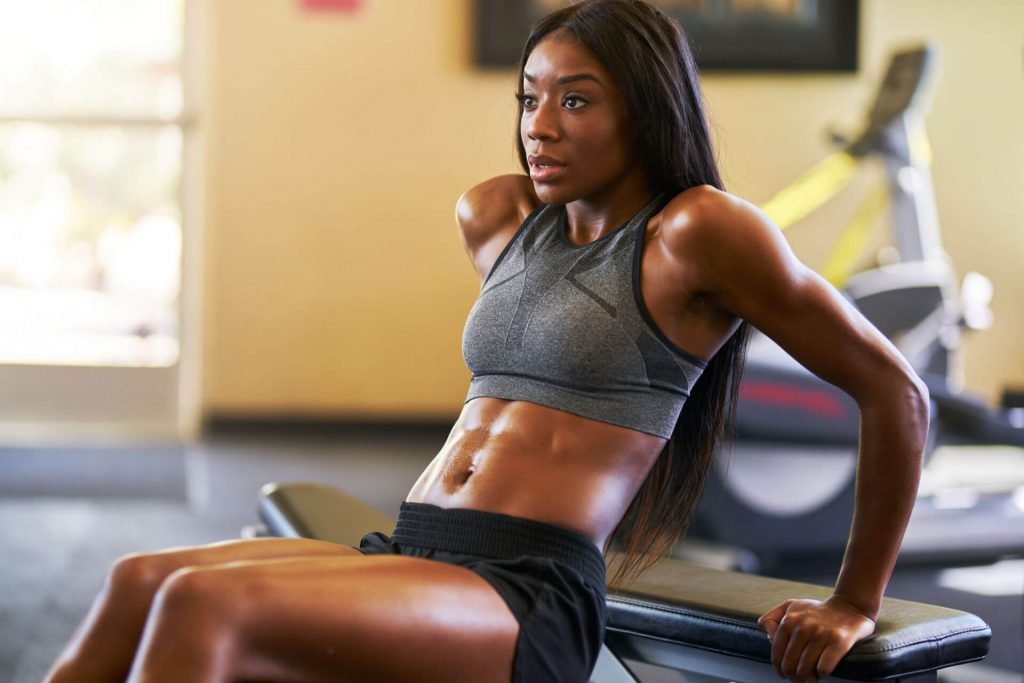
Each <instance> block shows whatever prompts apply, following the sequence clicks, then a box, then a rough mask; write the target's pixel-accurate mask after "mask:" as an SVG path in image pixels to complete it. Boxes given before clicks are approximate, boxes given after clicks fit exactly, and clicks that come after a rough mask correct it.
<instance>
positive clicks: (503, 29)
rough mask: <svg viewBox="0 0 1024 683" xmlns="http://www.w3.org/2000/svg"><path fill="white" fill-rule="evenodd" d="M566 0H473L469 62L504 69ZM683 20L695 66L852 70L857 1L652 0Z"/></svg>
mask: <svg viewBox="0 0 1024 683" xmlns="http://www.w3.org/2000/svg"><path fill="white" fill-rule="evenodd" d="M567 4H570V3H569V2H566V1H565V0H475V11H476V17H475V24H474V25H475V31H476V35H475V63H476V65H477V66H478V67H481V68H511V67H514V66H515V65H516V63H517V62H518V60H519V56H520V53H521V51H522V48H523V43H524V42H525V41H526V37H527V35H528V34H529V32H530V27H531V26H532V25H533V24H534V23H535V22H536V21H537V20H538V19H540V18H541V17H543V16H544V15H545V14H547V13H549V12H551V11H553V10H555V9H558V8H559V7H564V6H565V5H567ZM652 4H654V5H657V6H658V7H660V8H661V9H662V10H664V11H665V12H666V13H667V14H669V15H670V16H672V17H673V18H674V19H676V20H677V21H678V22H679V23H680V24H682V26H683V29H684V30H685V31H686V34H687V37H688V38H689V40H690V44H691V46H692V47H693V49H694V54H695V55H696V57H697V65H698V66H699V67H700V69H701V70H702V71H837V72H843V71H846V72H849V71H856V70H857V35H858V30H857V29H858V23H859V22H858V19H859V15H860V8H859V4H860V3H859V0H652Z"/></svg>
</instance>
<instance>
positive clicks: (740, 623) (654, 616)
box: [259, 484, 992, 683]
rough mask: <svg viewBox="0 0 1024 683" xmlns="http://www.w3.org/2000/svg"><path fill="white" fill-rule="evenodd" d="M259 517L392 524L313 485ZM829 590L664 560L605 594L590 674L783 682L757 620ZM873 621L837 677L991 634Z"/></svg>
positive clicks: (977, 654) (896, 619)
mask: <svg viewBox="0 0 1024 683" xmlns="http://www.w3.org/2000/svg"><path fill="white" fill-rule="evenodd" d="M259 515H260V518H261V520H262V521H263V524H264V525H265V532H266V533H267V534H269V535H273V536H285V537H303V538H317V539H321V540H326V541H333V542H335V543H341V544H344V545H349V546H356V545H358V543H359V539H360V538H361V537H362V536H363V534H365V533H366V532H368V531H384V532H390V530H391V529H392V528H394V520H392V519H390V518H389V517H388V516H387V515H384V514H383V513H381V512H379V511H378V510H376V509H374V508H372V507H370V506H369V505H366V504H365V503H363V502H361V501H359V500H357V499H355V498H353V497H351V496H349V495H347V494H345V493H342V492H341V491H339V490H337V489H334V488H331V487H328V486H323V485H319V484H285V485H278V484H268V485H266V486H265V487H264V488H263V492H262V496H261V499H260V508H259ZM830 593H831V591H830V589H829V588H826V587H824V586H814V585H811V584H805V583H797V582H793V581H781V580H778V579H769V578H764V577H759V576H753V575H750V574H740V573H736V572H727V571H720V570H717V569H708V568H705V567H700V566H697V565H694V564H689V563H686V562H681V561H679V560H672V559H666V560H662V561H660V562H658V564H656V565H655V566H654V567H653V568H651V569H650V570H649V571H648V572H647V573H646V574H644V575H643V576H642V577H641V579H640V580H639V581H637V582H636V583H635V584H633V585H632V586H631V587H630V588H629V589H628V590H627V591H624V592H621V593H615V594H609V595H608V628H607V634H606V637H605V646H604V647H603V648H602V651H601V656H600V658H599V659H598V662H597V666H596V668H595V669H594V673H593V676H592V678H591V680H592V681H593V683H630V682H635V681H637V680H638V679H637V678H636V677H635V676H634V675H633V674H632V673H631V672H630V670H629V668H628V666H627V664H626V662H625V661H624V660H630V661H639V662H646V663H649V664H654V665H657V666H662V667H666V668H670V669H675V670H677V671H680V672H683V674H684V676H685V678H686V680H687V681H688V682H690V683H694V682H700V683H704V682H705V681H718V680H726V681H739V682H743V683H761V682H768V681H770V682H771V683H777V682H778V681H780V680H782V679H780V678H779V677H778V675H777V674H776V673H775V670H774V668H772V666H771V663H770V661H771V648H770V644H769V643H768V639H767V637H766V635H765V633H764V631H762V630H761V629H760V628H759V627H758V625H757V619H758V617H759V616H760V615H761V614H763V613H764V612H766V611H768V610H769V609H771V608H772V607H774V606H775V605H777V604H778V603H780V602H782V601H783V600H785V599H787V598H795V597H806V598H818V599H824V598H826V597H827V596H828V595H829V594H830ZM877 623H878V625H877V630H876V633H875V635H874V636H872V637H871V638H869V639H867V640H864V641H862V642H860V643H858V644H857V645H856V646H855V647H854V648H853V650H851V651H850V653H849V654H847V656H846V657H845V658H844V659H843V660H842V662H840V664H839V666H838V667H837V668H836V670H835V672H834V674H833V677H834V678H841V679H847V680H855V681H879V680H888V681H912V682H913V683H927V682H934V681H936V680H937V671H938V670H939V669H942V668H945V667H950V666H956V665H958V664H964V663H967V662H974V661H978V660H980V659H982V658H984V657H985V655H986V653H987V652H988V643H989V639H990V638H991V635H992V633H991V630H990V629H989V627H988V625H987V624H986V623H985V622H984V621H982V620H981V619H980V618H978V617H977V616H975V615H973V614H968V613H966V612H959V611H957V610H952V609H947V608H945V607H936V606H934V605H925V604H921V603H917V602H909V601H906V600H895V599H891V598H886V599H885V601H884V603H883V605H882V610H881V613H880V615H879V618H878V622H877ZM833 677H830V678H829V680H832V678H833Z"/></svg>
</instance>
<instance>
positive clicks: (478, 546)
mask: <svg viewBox="0 0 1024 683" xmlns="http://www.w3.org/2000/svg"><path fill="white" fill-rule="evenodd" d="M391 540H392V541H394V542H395V543H398V544H404V545H412V546H418V547H422V548H433V549H435V550H442V551H444V552H450V553H468V554H471V555H479V556H481V557H488V558H491V559H496V560H511V559H514V558H517V557H522V556H523V555H531V556H535V557H547V558H550V559H552V560H554V561H556V562H559V563H561V564H564V565H566V566H567V567H570V568H571V569H574V570H575V571H577V572H579V573H580V574H582V575H583V578H584V579H585V580H587V581H589V582H590V583H592V584H593V585H595V586H600V587H602V588H603V587H604V581H605V571H604V570H605V567H604V557H602V555H601V552H600V551H599V550H598V549H597V547H596V546H595V545H594V544H593V543H592V542H591V541H590V539H588V538H587V537H586V536H584V535H583V534H580V533H578V532H575V531H572V530H570V529H565V528H563V527H559V526H555V525H553V524H546V523H544V522H538V521H536V520H532V519H523V518H522V517H513V516H511V515H504V514H501V513H497V512H485V511H483V510H470V509H466V508H442V507H438V506H436V505H428V504H426V503H408V502H404V503H402V505H401V508H400V510H399V512H398V524H397V525H396V526H395V532H394V533H393V534H392V536H391Z"/></svg>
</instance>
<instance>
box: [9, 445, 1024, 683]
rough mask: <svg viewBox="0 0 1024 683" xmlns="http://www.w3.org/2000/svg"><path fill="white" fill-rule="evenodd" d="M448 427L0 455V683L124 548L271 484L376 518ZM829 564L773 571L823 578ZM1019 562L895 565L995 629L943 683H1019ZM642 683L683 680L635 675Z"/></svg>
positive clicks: (902, 581) (214, 526)
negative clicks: (341, 498) (982, 655)
mask: <svg viewBox="0 0 1024 683" xmlns="http://www.w3.org/2000/svg"><path fill="white" fill-rule="evenodd" d="M446 435H447V427H444V426H437V425H418V426H408V427H400V428H399V427H395V426H393V425H388V426H378V427H353V426H324V425H287V426H282V425H264V426H251V425H250V426H241V425H231V426H219V427H217V428H216V429H213V430H211V431H210V432H209V435H208V436H207V437H206V438H204V439H203V440H202V441H201V442H198V443H195V444H189V445H185V446H183V445H178V444H146V445H122V444H116V445H104V446H87V447H78V446H62V447H50V448H4V447H0V633H2V637H0V672H3V674H0V679H2V680H4V681H9V682H11V683H29V682H33V683H34V682H36V681H39V680H40V679H41V677H42V676H43V673H44V672H45V670H46V668H47V666H48V665H49V663H50V661H52V659H53V658H54V657H55V656H56V654H57V652H58V650H59V648H60V647H61V645H62V644H63V642H64V641H66V639H67V638H68V637H69V636H70V634H71V632H72V630H73V629H74V627H75V624H76V623H77V622H78V620H79V619H80V618H81V617H82V615H83V614H84V612H85V610H86V609H87V607H88V604H89V601H90V599H91V597H92V595H93V594H94V593H95V591H96V590H97V588H98V587H99V584H100V582H101V581H102V578H103V575H104V571H105V569H106V567H108V566H109V565H110V563H111V562H112V561H113V560H114V559H115V558H117V557H118V556H119V555H122V554H124V553H127V552H134V551H140V550H152V549H157V548H164V547H169V546H176V545H190V544H198V543H207V542H213V541H217V540H223V539H229V538H237V537H238V536H239V533H240V530H241V529H242V527H244V526H246V525H250V524H253V523H254V522H255V521H256V516H255V508H256V501H257V497H258V492H259V489H260V487H261V486H262V485H263V484H264V483H266V482H269V481H319V482H323V483H327V484H333V485H335V486H338V487H339V488H341V489H343V490H346V491H348V492H350V493H352V494H354V495H357V496H359V497H360V498H362V499H363V500H365V501H367V502H369V503H371V504H372V505H375V506H377V507H378V508H380V509H381V510H382V511H384V512H386V513H388V514H390V515H392V516H393V515H396V514H397V511H398V504H399V502H400V501H401V499H402V498H403V497H404V495H405V493H406V492H407V491H408V489H409V487H410V486H411V485H412V483H413V482H414V481H415V479H416V477H417V476H418V475H419V472H420V471H421V470H422V468H423V467H424V466H425V465H426V464H427V463H428V462H429V461H430V459H431V458H432V457H433V455H434V453H435V452H436V450H437V449H438V447H439V446H440V444H441V443H442V442H443V441H444V439H445V437H446ZM836 569H837V565H835V560H834V558H832V559H828V558H823V559H822V561H821V562H804V563H800V564H799V565H797V566H791V567H788V568H785V569H782V570H779V572H780V573H779V574H776V575H782V576H785V577H786V578H797V579H799V580H804V581H809V582H812V583H822V584H828V583H830V582H831V581H832V580H833V579H834V575H835V570H836ZM1022 594H1024V560H1022V559H1007V560H1003V561H1002V562H998V563H995V564H992V565H987V566H984V567H956V568H951V567H941V566H900V567H898V568H897V571H896V574H895V575H894V577H893V580H892V582H891V584H890V588H889V591H888V595H890V596H892V597H899V598H906V599H910V600H918V601H927V602H932V603H935V604H939V605H946V606H949V607H954V608H956V609H962V610H965V611H970V612H973V613H975V614H977V615H979V616H981V617H982V618H983V619H985V620H986V621H987V622H988V623H989V624H990V625H991V626H992V629H993V638H992V646H991V650H990V654H989V657H988V658H987V659H986V661H985V662H984V663H983V664H980V665H970V666H968V667H959V668H957V669H952V670H948V671H947V672H945V673H944V674H943V675H942V677H941V680H944V681H946V682H947V683H954V682H956V683H1010V682H1011V681H1012V682H1013V683H1020V681H1021V680H1022V679H1024V654H1022V647H1021V643H1024V632H1022V623H1024V595H1022ZM638 673H639V674H640V675H641V677H642V680H644V681H646V682H648V683H670V682H678V681H681V680H683V679H682V678H681V676H680V675H679V674H677V673H675V672H667V671H657V670H655V669H653V668H644V669H642V670H641V671H639V672H638Z"/></svg>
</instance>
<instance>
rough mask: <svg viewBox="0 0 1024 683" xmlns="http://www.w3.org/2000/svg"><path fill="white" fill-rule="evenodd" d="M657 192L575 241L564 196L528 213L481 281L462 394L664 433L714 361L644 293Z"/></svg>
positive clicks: (467, 338) (465, 348) (466, 339)
mask: <svg viewBox="0 0 1024 683" xmlns="http://www.w3.org/2000/svg"><path fill="white" fill-rule="evenodd" d="M664 203H665V200H664V198H662V197H656V198H655V199H653V200H652V201H651V202H650V203H649V204H648V205H647V206H645V207H644V208H643V209H641V210H640V212H639V213H638V214H637V215H635V216H634V217H633V218H631V219H630V220H629V221H628V222H627V223H626V224H625V225H623V226H621V227H619V228H617V229H616V230H614V231H613V232H610V233H608V234H607V235H604V236H602V237H600V238H598V239H596V240H594V241H593V242H590V243H588V244H585V245H582V246H577V245H574V244H572V243H571V242H570V241H569V239H568V238H567V236H566V211H565V207H564V206H555V205H551V206H541V207H539V208H538V209H537V210H535V211H534V212H533V213H531V214H530V215H529V216H528V217H527V219H526V220H525V221H523V224H522V225H521V226H520V227H519V230H518V231H517V232H516V234H515V236H514V237H513V238H512V240H511V241H510V242H509V243H508V245H507V246H506V247H505V250H504V251H502V253H501V255H500V256H499V257H498V260H497V262H496V263H495V265H494V267H493V268H492V269H491V272H490V273H489V274H488V275H487V278H486V279H485V281H484V284H483V287H482V288H481V291H480V296H479V298H478V299H477V301H476V304H475V305H474V306H473V309H472V311H470V314H469V318H468V319H467V321H466V327H465V329H464V331H463V336H462V355H463V357H464V358H465V361H466V365H467V366H468V367H469V369H470V371H471V372H472V373H473V379H472V381H471V382H470V385H469V394H468V395H467V397H466V401H467V402H468V401H470V400H472V399H474V398H478V397H481V396H491V397H495V398H503V399H510V400H518V401H529V402H531V403H539V404H540V405H543V406H548V407H550V408H556V409H558V410H564V411H566V412H569V413H573V414H575V415H581V416H583V417H587V418H591V419H593V420H599V421H601V422H608V423H610V424H614V425H619V426H622V427H628V428H630V429H635V430H637V431H640V432H645V433H648V434H654V435H656V436H660V437H663V438H666V439H667V438H669V437H670V436H672V431H673V429H674V428H675V424H676V420H677V419H678V417H679V413H680V411H682V409H683V404H684V403H685V402H686V398H687V397H688V396H689V395H690V387H692V386H693V383H694V382H696V381H697V378H698V377H700V374H701V372H702V371H703V369H704V367H705V366H706V365H707V363H705V362H704V361H702V360H701V359H699V358H696V357H695V356H692V355H690V354H689V353H687V352H686V351H684V350H683V349H681V348H679V347H678V346H677V345H676V344H674V343H673V342H672V341H671V340H670V339H669V338H668V337H666V336H665V335H664V334H663V333H662V332H661V330H659V329H658V327H657V325H656V324H655V322H654V320H653V319H652V318H651V315H650V313H649V312H648V311H647V308H646V306H645V305H644V303H643V300H642V298H641V295H640V256H641V251H642V248H643V239H644V233H645V228H646V226H647V221H648V220H649V219H650V217H651V216H652V215H654V213H656V212H657V210H658V209H660V208H661V207H662V206H663V205H664Z"/></svg>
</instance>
